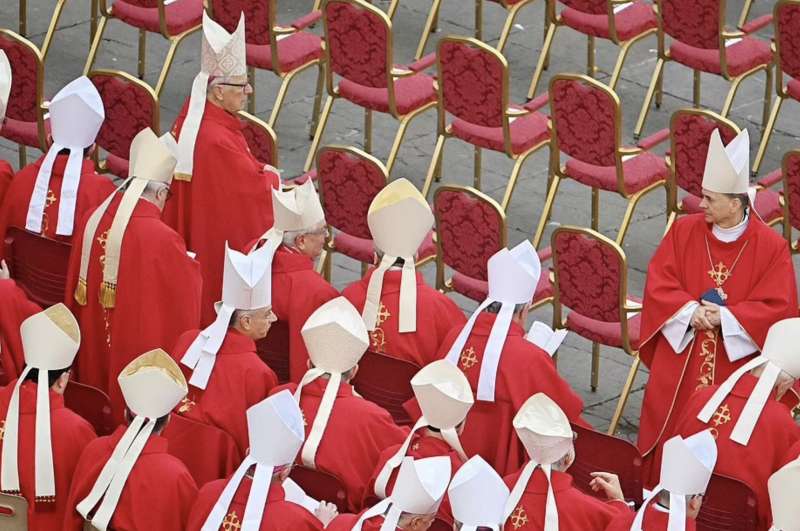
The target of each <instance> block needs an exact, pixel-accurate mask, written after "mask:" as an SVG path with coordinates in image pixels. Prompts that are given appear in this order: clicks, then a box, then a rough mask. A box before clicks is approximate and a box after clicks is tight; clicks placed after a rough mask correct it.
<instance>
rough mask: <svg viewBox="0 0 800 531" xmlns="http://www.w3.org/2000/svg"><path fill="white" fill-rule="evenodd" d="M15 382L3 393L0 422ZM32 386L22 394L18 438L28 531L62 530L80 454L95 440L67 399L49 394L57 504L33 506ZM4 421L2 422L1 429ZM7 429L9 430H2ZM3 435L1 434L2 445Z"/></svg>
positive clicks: (27, 385)
mask: <svg viewBox="0 0 800 531" xmlns="http://www.w3.org/2000/svg"><path fill="white" fill-rule="evenodd" d="M15 385H16V380H14V381H13V382H11V383H10V384H9V385H7V386H6V387H3V388H2V389H0V419H5V418H6V415H7V414H8V404H9V402H10V401H11V395H12V393H13V391H14V386H15ZM37 387H38V386H37V385H36V384H35V383H33V382H25V383H23V384H22V386H21V387H20V393H19V438H18V449H19V454H18V456H17V463H18V467H19V468H18V469H19V480H20V488H21V490H22V496H23V497H25V499H26V500H28V530H29V531H53V530H54V529H59V528H60V526H61V522H62V521H63V520H64V513H65V512H66V510H67V507H68V505H67V497H68V496H69V486H70V483H71V482H72V474H73V472H74V471H75V465H76V464H77V463H78V458H79V457H80V455H81V452H82V451H83V449H84V448H85V447H86V445H87V444H89V442H90V441H91V440H92V439H94V438H95V437H96V435H95V433H94V430H93V429H92V426H91V425H90V424H89V423H88V422H86V421H85V420H84V419H83V418H81V417H80V416H79V415H77V414H76V413H74V412H73V411H72V410H71V409H69V408H67V407H65V406H64V397H63V396H62V395H60V394H58V393H56V392H55V391H52V390H51V391H50V436H51V441H52V445H53V470H54V471H55V478H56V500H55V503H50V502H39V503H34V498H35V492H36V491H35V479H34V475H35V470H36V468H35V466H34V462H35V456H34V449H35V446H36V445H35V444H34V441H35V434H36V390H37ZM4 424H5V420H2V421H0V426H2V425H4ZM3 427H4V428H7V426H3ZM2 435H3V431H2V430H0V441H2V439H3V437H2Z"/></svg>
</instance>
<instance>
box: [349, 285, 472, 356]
mask: <svg viewBox="0 0 800 531" xmlns="http://www.w3.org/2000/svg"><path fill="white" fill-rule="evenodd" d="M373 271H374V270H373ZM373 271H370V272H369V273H367V274H366V275H365V276H364V278H362V279H361V280H358V281H356V282H354V283H353V284H350V285H349V286H347V287H346V288H345V289H344V291H342V295H344V296H345V297H346V298H347V299H348V300H349V301H350V302H351V303H353V306H355V307H356V309H357V310H358V311H362V310H363V309H364V302H365V301H366V299H367V288H368V287H369V279H370V278H372V273H373ZM401 274H402V271H400V270H396V271H387V272H386V274H385V275H384V277H383V289H382V290H381V303H380V306H379V308H378V320H377V321H376V323H375V330H373V331H371V332H370V333H369V349H370V350H371V351H372V352H378V353H380V354H388V355H390V356H392V357H394V358H399V359H401V360H405V361H410V362H411V363H414V364H416V365H419V366H420V367H424V366H425V365H427V364H429V363H430V362H432V361H436V360H437V359H439V358H438V357H437V353H438V352H439V348H440V347H441V346H442V342H443V341H444V339H445V337H447V334H448V333H449V332H450V331H451V330H452V329H453V328H454V327H462V326H464V324H465V323H466V322H467V318H466V317H464V312H462V311H461V310H460V309H459V308H458V306H456V303H454V302H453V301H452V300H450V298H448V297H447V296H446V295H443V294H442V293H439V292H438V291H437V290H435V289H433V288H431V287H430V286H428V285H427V284H425V280H424V279H423V278H422V273H420V272H419V271H418V272H417V323H418V326H417V331H416V332H408V333H405V334H401V333H400V332H399V331H398V329H399V315H400V311H399V306H400V276H401Z"/></svg>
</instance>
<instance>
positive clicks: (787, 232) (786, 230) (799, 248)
mask: <svg viewBox="0 0 800 531" xmlns="http://www.w3.org/2000/svg"><path fill="white" fill-rule="evenodd" d="M790 157H800V149H792V150H789V151H787V152H786V153H785V154H784V155H783V158H782V159H781V167H782V168H783V171H782V173H783V176H782V178H781V180H782V181H783V196H782V197H781V199H782V201H781V203H782V206H783V237H784V238H785V239H786V241H787V242H788V243H789V250H790V251H791V252H792V254H798V253H800V239H799V240H795V241H792V224H791V222H790V219H789V200H788V199H787V197H786V195H785V194H786V191H787V190H789V176H788V175H787V173H786V164H787V163H788V161H789V158H790ZM798 398H800V397H798ZM797 410H798V414H800V404H798V406H797Z"/></svg>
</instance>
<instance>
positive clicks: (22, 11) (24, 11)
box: [19, 0, 28, 37]
mask: <svg viewBox="0 0 800 531" xmlns="http://www.w3.org/2000/svg"><path fill="white" fill-rule="evenodd" d="M27 33H28V1H27V0H19V34H20V35H22V36H23V37H27Z"/></svg>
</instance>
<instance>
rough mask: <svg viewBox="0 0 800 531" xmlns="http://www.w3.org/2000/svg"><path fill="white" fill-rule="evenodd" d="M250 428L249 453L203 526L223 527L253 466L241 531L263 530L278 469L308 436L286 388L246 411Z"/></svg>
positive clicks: (299, 412)
mask: <svg viewBox="0 0 800 531" xmlns="http://www.w3.org/2000/svg"><path fill="white" fill-rule="evenodd" d="M247 430H248V434H249V436H250V454H249V455H248V456H247V457H245V459H244V461H242V463H241V465H239V468H238V469H237V470H236V472H234V474H233V476H231V479H230V480H229V481H228V483H227V484H226V485H225V488H224V489H223V491H222V494H221V495H220V497H219V499H217V502H216V503H215V504H214V507H213V508H212V510H211V512H210V513H209V515H208V517H207V518H206V521H205V524H203V529H219V528H220V526H221V525H222V521H223V520H224V519H225V516H226V515H227V513H228V508H229V507H230V504H231V501H232V500H233V496H234V495H235V494H236V491H237V490H238V489H239V485H240V484H241V482H242V479H243V478H244V476H245V474H246V473H247V471H248V470H249V469H250V468H251V467H253V466H255V471H254V472H253V485H252V487H251V488H250V494H249V495H248V497H247V505H246V507H245V512H244V517H243V518H242V521H243V522H244V525H243V527H242V531H250V530H251V529H252V530H258V529H260V528H261V522H262V520H263V518H264V510H265V508H266V506H267V494H268V492H269V487H270V483H271V482H272V481H271V480H272V476H273V474H274V472H275V468H276V467H280V466H285V465H288V464H291V463H292V462H293V461H294V458H295V457H296V456H297V452H298V450H299V449H300V446H301V445H302V444H303V439H304V436H305V431H304V428H303V414H302V412H301V411H300V407H299V406H298V405H297V401H296V400H295V399H294V397H293V396H292V394H291V393H290V392H289V391H287V390H285V389H284V390H283V391H281V392H279V393H276V394H274V395H272V396H270V397H269V398H267V399H265V400H262V401H261V402H259V403H258V404H256V405H254V406H251V407H250V408H249V409H248V410H247Z"/></svg>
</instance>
